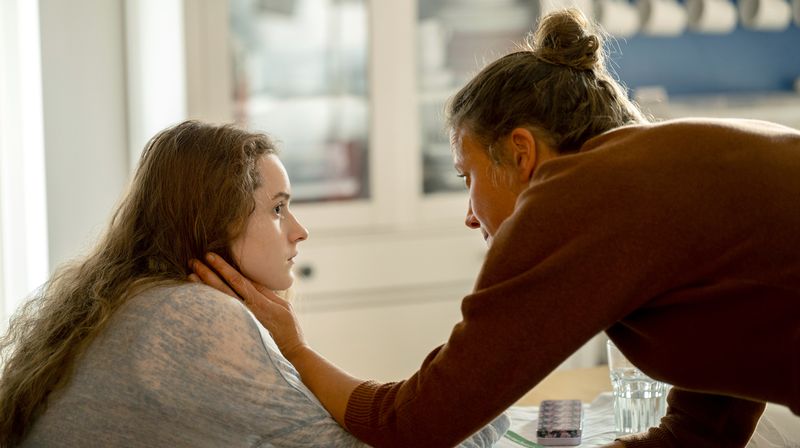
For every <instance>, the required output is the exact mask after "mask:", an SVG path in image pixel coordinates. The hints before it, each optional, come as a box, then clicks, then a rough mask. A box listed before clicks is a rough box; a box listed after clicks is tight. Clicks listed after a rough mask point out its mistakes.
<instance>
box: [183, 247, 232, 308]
mask: <svg viewBox="0 0 800 448" xmlns="http://www.w3.org/2000/svg"><path fill="white" fill-rule="evenodd" d="M217 258H220V257H217ZM189 267H190V268H191V269H192V271H194V273H192V274H189V281H192V282H195V283H205V284H206V285H208V286H211V287H212V288H214V289H216V290H218V291H221V292H223V293H225V294H227V295H229V296H231V297H235V298H237V299H238V298H239V296H238V295H237V294H236V292H234V291H233V290H232V289H231V288H230V287H229V286H228V285H227V284H226V283H225V281H224V280H222V279H221V278H220V277H219V276H218V275H217V273H216V272H214V271H213V270H212V269H210V268H209V267H208V266H206V265H205V264H203V262H201V261H199V260H194V259H193V260H189Z"/></svg>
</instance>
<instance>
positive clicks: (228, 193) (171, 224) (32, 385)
mask: <svg viewBox="0 0 800 448" xmlns="http://www.w3.org/2000/svg"><path fill="white" fill-rule="evenodd" d="M275 152H276V150H275V146H274V145H273V143H272V141H270V139H269V138H268V137H267V136H265V135H263V134H257V133H251V132H247V131H245V130H242V129H238V128H236V127H232V126H227V125H226V126H214V125H209V124H204V123H200V122H197V121H187V122H184V123H181V124H178V125H176V126H174V127H172V128H169V129H166V130H164V131H162V132H160V133H159V134H157V135H156V136H155V137H153V138H152V139H151V140H150V142H148V144H147V146H146V147H145V149H144V152H143V154H142V156H141V159H140V161H139V166H138V168H137V170H136V173H135V175H134V177H133V180H132V182H131V184H130V187H129V190H128V192H127V194H126V195H125V197H124V198H123V200H122V202H121V204H120V205H119V207H118V208H117V210H116V212H115V213H114V215H113V218H112V219H111V222H110V224H109V227H108V230H107V231H106V233H105V235H104V236H103V237H102V238H100V240H99V242H98V244H97V246H96V247H95V248H94V249H93V250H92V251H91V252H90V253H89V254H88V256H86V257H85V258H83V259H80V260H78V261H75V262H72V263H69V264H67V265H65V266H63V267H61V268H60V269H58V270H57V272H56V273H55V274H54V275H53V276H52V278H50V279H49V281H48V282H47V283H45V284H44V285H43V286H42V288H40V289H39V290H38V292H36V293H35V294H34V295H33V297H32V298H31V299H30V300H29V301H27V302H26V304H25V305H24V306H22V307H21V308H20V309H19V310H18V311H17V312H16V314H15V315H14V317H13V318H12V321H11V324H10V326H9V330H8V332H7V333H6V334H5V335H4V336H3V337H2V338H0V356H2V358H1V360H2V361H3V364H4V367H3V374H2V377H0V447H8V446H13V445H16V444H17V443H19V442H20V441H21V440H22V439H23V438H24V437H25V435H26V433H27V431H28V430H29V428H30V427H31V426H32V424H33V423H34V421H35V420H36V418H37V416H38V415H40V414H41V413H42V412H43V411H44V409H45V407H46V406H47V399H48V396H49V395H50V394H51V393H52V392H54V391H57V390H58V389H59V388H61V387H63V386H64V385H65V384H66V383H68V382H69V380H70V376H71V373H72V371H73V369H74V366H75V364H76V362H77V360H78V359H79V358H80V356H81V354H82V353H83V352H84V351H85V349H86V347H87V346H88V345H89V344H91V342H92V340H94V338H95V337H96V336H97V335H98V334H99V333H100V332H101V331H103V328H104V327H105V325H106V324H107V322H108V321H109V318H110V317H111V316H112V315H113V314H114V312H115V311H116V310H117V309H119V308H120V306H121V305H122V304H124V303H125V301H126V300H127V299H129V298H130V297H132V296H133V295H135V294H137V293H139V292H141V291H142V290H143V289H145V288H148V287H152V286H155V285H160V284H164V283H172V282H183V281H186V276H187V275H188V274H189V270H188V261H189V260H190V259H192V258H197V259H200V258H202V256H203V254H205V253H206V252H208V251H214V252H217V253H219V254H220V255H222V256H223V257H224V258H226V259H227V260H228V261H229V262H230V263H234V260H233V258H232V257H231V255H230V251H229V247H230V242H231V241H232V240H233V239H234V238H235V237H236V236H237V235H238V234H239V233H240V232H241V231H242V229H243V225H244V222H245V220H246V218H247V216H248V215H249V214H250V212H251V211H252V210H253V208H254V206H255V203H254V200H253V192H254V190H255V189H256V188H257V187H258V185H259V184H260V182H261V180H260V176H259V174H258V171H257V161H258V159H259V158H260V157H262V156H264V155H266V154H273V153H275ZM234 266H235V263H234Z"/></svg>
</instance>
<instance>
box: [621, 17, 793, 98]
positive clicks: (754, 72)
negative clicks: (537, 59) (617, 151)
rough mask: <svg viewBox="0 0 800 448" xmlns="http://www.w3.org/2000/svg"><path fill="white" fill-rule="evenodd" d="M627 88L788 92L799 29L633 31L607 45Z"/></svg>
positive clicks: (680, 92) (791, 83)
mask: <svg viewBox="0 0 800 448" xmlns="http://www.w3.org/2000/svg"><path fill="white" fill-rule="evenodd" d="M606 46H607V48H608V50H609V52H610V53H611V54H610V57H611V61H612V62H611V63H610V64H609V65H610V67H611V68H613V69H614V70H615V71H616V73H617V75H618V76H619V78H620V80H622V81H623V82H624V83H625V84H626V85H627V86H628V87H629V88H632V89H635V88H636V87H640V86H652V85H661V86H664V87H665V88H666V89H667V93H669V94H670V95H675V94H689V93H722V92H755V91H788V90H793V84H794V80H795V79H796V78H798V77H800V28H798V27H797V26H796V25H794V24H793V25H792V26H790V27H789V28H788V29H787V30H785V31H781V32H764V31H750V30H745V29H741V28H737V29H736V30H735V31H734V32H733V33H730V34H723V35H709V34H698V33H692V32H686V33H684V34H683V35H681V36H678V37H669V38H656V37H645V36H640V35H636V36H634V37H631V38H628V39H618V40H617V41H616V42H613V41H610V42H607V43H606Z"/></svg>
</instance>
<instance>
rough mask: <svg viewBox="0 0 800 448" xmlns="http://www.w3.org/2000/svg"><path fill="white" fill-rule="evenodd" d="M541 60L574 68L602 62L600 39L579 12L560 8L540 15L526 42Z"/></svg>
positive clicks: (600, 64) (577, 68)
mask: <svg viewBox="0 0 800 448" xmlns="http://www.w3.org/2000/svg"><path fill="white" fill-rule="evenodd" d="M529 46H530V48H531V50H532V51H533V53H534V54H535V55H536V56H537V57H538V58H539V59H541V60H543V61H545V62H547V63H550V64H554V65H563V66H566V67H570V68H573V69H575V70H592V69H594V68H595V67H602V65H603V51H602V50H603V48H602V47H603V40H602V37H601V36H600V35H599V34H598V33H596V32H595V29H594V27H593V26H592V25H591V24H590V22H589V20H587V19H586V16H584V15H583V13H582V12H581V11H580V10H578V9H575V8H570V9H564V10H560V11H556V12H553V13H550V14H548V15H547V16H545V17H544V18H542V20H541V22H540V23H539V27H538V28H537V30H536V32H535V33H534V35H533V42H531V43H530V45H529Z"/></svg>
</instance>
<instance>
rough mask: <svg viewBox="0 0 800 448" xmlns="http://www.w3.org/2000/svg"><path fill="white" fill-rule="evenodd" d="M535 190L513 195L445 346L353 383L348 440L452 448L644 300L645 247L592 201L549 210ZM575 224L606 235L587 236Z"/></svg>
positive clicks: (648, 267)
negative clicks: (409, 369)
mask: <svg viewBox="0 0 800 448" xmlns="http://www.w3.org/2000/svg"><path fill="white" fill-rule="evenodd" d="M548 188H550V187H548ZM552 188H558V187H555V186H554V187H552ZM539 191H540V189H538V188H537V189H534V188H532V189H529V190H528V192H526V193H525V194H523V196H525V197H523V198H521V201H520V202H519V203H518V205H517V210H516V211H515V213H514V215H512V216H511V217H510V218H509V219H508V220H507V221H506V222H505V223H504V224H503V226H502V227H501V229H500V230H499V231H498V233H497V234H496V235H495V238H494V242H493V244H492V247H491V249H490V250H489V252H488V254H487V259H486V261H485V263H484V266H483V270H482V272H481V274H480V276H479V278H478V280H477V284H476V287H475V290H474V292H473V293H472V294H471V295H469V296H467V297H466V298H465V299H464V300H463V302H462V306H461V311H462V320H461V322H459V323H458V324H457V325H456V326H455V327H454V329H453V330H452V332H451V335H450V338H449V340H448V341H447V343H446V344H445V345H443V346H441V347H439V348H437V349H436V350H434V351H433V352H431V353H430V354H429V355H428V357H427V358H426V359H425V360H424V362H423V363H422V365H421V367H420V369H419V370H418V371H417V372H416V373H415V374H414V375H412V376H411V377H410V378H409V379H407V380H406V381H402V382H399V383H393V384H385V385H379V384H375V383H364V384H362V385H361V386H360V387H358V388H357V389H356V390H355V391H354V392H353V393H352V394H351V396H350V399H349V401H348V408H347V411H346V415H345V424H346V426H347V428H348V429H349V430H350V431H351V432H353V433H354V434H355V435H356V436H357V437H359V438H360V439H362V440H364V441H366V442H367V443H369V444H370V445H373V446H398V447H399V446H453V445H455V444H457V443H458V442H459V441H460V440H463V439H464V438H465V437H467V436H468V435H469V434H471V433H473V432H474V431H475V430H476V429H477V428H479V427H481V426H482V425H485V424H486V423H488V422H489V421H490V420H491V419H492V418H493V417H494V416H496V415H498V414H499V413H500V412H502V411H503V410H505V409H507V408H508V407H509V406H511V405H513V404H514V403H515V402H516V401H517V400H518V399H519V397H521V396H522V395H524V394H525V393H526V392H527V391H528V390H530V389H531V388H532V387H533V386H535V385H536V384H537V383H539V382H540V381H541V380H542V379H543V378H544V377H545V376H547V374H549V373H550V372H551V371H552V370H554V369H555V368H556V367H557V366H558V365H559V364H560V363H561V362H562V361H563V360H564V359H566V358H567V357H568V356H569V355H570V354H571V353H573V352H574V351H575V350H577V349H578V348H580V347H581V345H583V344H584V343H585V342H586V341H588V340H589V339H590V338H591V337H593V336H594V335H595V334H597V333H598V332H600V331H603V330H604V329H606V328H607V327H609V326H610V325H612V324H613V323H614V322H616V321H618V320H619V319H621V318H622V317H623V316H625V315H626V314H628V313H629V312H631V311H632V310H633V309H635V308H636V307H637V306H638V305H640V304H641V303H642V302H643V301H644V300H645V298H646V297H648V296H652V294H653V291H652V288H657V287H658V286H657V285H655V284H653V283H652V282H651V283H648V282H646V281H644V280H643V278H644V277H646V273H648V272H651V271H652V270H653V269H656V268H655V264H654V263H651V262H649V260H651V259H652V257H649V253H650V252H651V251H657V250H658V249H657V248H655V247H652V246H649V247H648V246H646V245H642V244H640V239H639V238H637V235H630V234H629V233H627V232H628V231H629V230H630V229H629V228H626V226H615V225H614V223H612V222H608V223H604V222H601V220H602V219H606V220H608V216H610V215H609V214H604V213H603V212H602V211H601V210H602V208H603V205H604V204H602V203H593V204H584V203H581V202H579V201H575V202H573V203H572V204H571V206H570V207H558V206H555V204H552V203H548V202H549V201H550V200H555V197H554V196H553V195H551V194H549V193H548V194H547V195H546V196H547V197H549V198H552V199H547V198H545V197H544V196H541V197H540V196H539ZM566 196H567V195H558V200H567V199H568V198H567V197H566ZM582 209H583V210H589V211H592V210H593V211H594V212H593V213H584V212H582V211H581V210H582ZM638 218H639V217H637V216H631V217H630V218H629V219H630V220H631V221H636V220H637V219H638ZM592 219H596V220H597V221H595V222H592ZM647 224H648V223H647V222H642V223H638V224H637V225H638V227H639V228H640V229H641V228H643V227H644V226H646V225H647ZM585 225H597V226H605V227H604V228H605V229H608V230H609V231H610V232H611V233H615V234H611V235H609V234H607V233H606V234H603V233H596V234H595V236H594V237H591V236H587V232H585V228H584V227H583V226H585ZM629 237H630V238H629ZM430 435H433V436H431V437H429V436H430Z"/></svg>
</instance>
